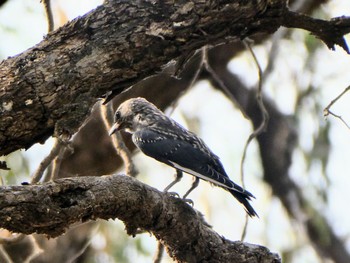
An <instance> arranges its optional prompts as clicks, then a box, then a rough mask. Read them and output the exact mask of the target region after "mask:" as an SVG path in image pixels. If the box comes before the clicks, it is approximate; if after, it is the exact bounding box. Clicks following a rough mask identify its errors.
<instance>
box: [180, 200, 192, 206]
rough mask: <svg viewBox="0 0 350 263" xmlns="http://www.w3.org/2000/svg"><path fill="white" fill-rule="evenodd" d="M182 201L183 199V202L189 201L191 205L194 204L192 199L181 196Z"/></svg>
mask: <svg viewBox="0 0 350 263" xmlns="http://www.w3.org/2000/svg"><path fill="white" fill-rule="evenodd" d="M182 201H184V202H185V203H189V204H190V205H191V206H194V203H193V201H192V199H188V198H182Z"/></svg>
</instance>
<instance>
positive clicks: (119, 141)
mask: <svg viewBox="0 0 350 263" xmlns="http://www.w3.org/2000/svg"><path fill="white" fill-rule="evenodd" d="M100 112H101V116H102V120H103V122H104V124H105V127H106V130H107V131H108V130H109V129H110V128H111V127H112V125H111V124H112V123H113V115H114V112H113V104H112V103H111V102H110V103H108V104H107V105H105V106H103V105H100ZM114 134H115V135H114V136H111V137H112V142H113V146H114V148H115V150H116V152H117V154H118V155H119V156H120V157H121V158H122V160H123V163H124V165H125V170H126V171H125V173H126V174H127V175H129V176H132V177H136V175H137V174H138V170H137V168H136V166H135V164H134V162H133V161H132V158H131V152H130V151H129V149H128V148H127V147H126V145H125V143H124V141H123V138H122V136H121V135H120V133H119V132H118V131H117V132H115V133H114Z"/></svg>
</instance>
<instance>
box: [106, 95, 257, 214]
mask: <svg viewBox="0 0 350 263" xmlns="http://www.w3.org/2000/svg"><path fill="white" fill-rule="evenodd" d="M114 118H115V119H114V121H115V123H114V124H113V126H112V127H111V129H110V130H109V135H112V134H113V133H115V132H116V131H119V130H125V131H126V132H129V133H131V134H132V140H133V142H134V143H135V145H136V146H137V147H138V148H139V149H140V150H141V151H142V152H143V153H144V154H146V155H148V156H150V157H152V158H154V159H156V160H158V161H160V162H162V163H165V164H167V165H169V166H171V167H174V168H175V169H176V179H175V180H174V181H173V182H172V183H171V184H169V185H168V186H167V187H166V188H165V189H164V191H168V190H169V189H170V188H171V187H172V186H173V185H174V184H176V183H177V182H179V181H180V180H181V177H182V172H186V173H188V174H191V175H193V176H195V181H194V183H193V184H192V186H191V188H190V189H189V190H188V191H187V192H186V194H185V195H184V198H185V197H186V196H187V195H188V194H189V193H190V192H191V191H192V190H193V189H194V188H196V187H197V186H198V184H199V179H203V180H205V181H208V182H210V183H212V184H214V185H216V186H219V187H221V188H223V189H225V190H227V191H228V192H230V193H231V194H232V195H233V196H234V197H235V198H236V199H237V200H238V201H239V202H240V203H242V204H243V205H244V207H245V210H246V212H247V214H248V215H249V216H250V217H254V216H258V214H257V213H256V212H255V210H254V208H253V207H252V206H251V205H250V203H249V200H251V198H255V197H254V196H253V195H252V194H251V193H250V192H248V191H246V190H244V189H243V188H242V187H240V186H239V185H237V184H235V183H234V182H232V181H231V180H230V178H229V177H228V175H227V174H226V172H225V169H224V167H223V165H222V164H221V162H220V159H219V157H218V156H216V155H215V154H214V153H213V152H212V151H211V150H210V149H209V147H208V146H207V145H206V144H205V143H204V141H203V140H202V139H200V138H199V137H198V136H197V135H195V134H194V133H192V132H190V131H188V130H186V129H185V128H184V127H182V126H181V125H180V124H178V123H177V122H175V121H174V120H172V119H170V118H169V117H167V116H166V115H165V114H164V113H163V112H162V111H161V110H159V109H158V108H157V107H156V106H155V105H153V104H152V103H150V102H148V101H147V100H146V99H144V98H132V99H129V100H127V101H125V102H123V103H122V104H121V105H120V106H119V107H118V109H117V110H116V112H115V116H114Z"/></svg>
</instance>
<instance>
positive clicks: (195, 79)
mask: <svg viewBox="0 0 350 263" xmlns="http://www.w3.org/2000/svg"><path fill="white" fill-rule="evenodd" d="M204 48H205V47H203V48H202V49H201V50H200V52H201V60H200V62H199V65H198V68H197V70H196V71H195V73H194V74H193V77H192V79H191V81H190V83H189V84H188V85H187V87H186V88H185V89H184V90H183V91H182V92H181V94H180V96H178V98H177V99H176V100H174V101H173V102H172V103H171V106H170V107H169V108H170V111H169V112H168V113H167V115H168V116H171V115H172V114H173V112H174V109H175V108H176V107H177V104H178V102H179V98H180V97H181V96H182V95H183V94H185V93H186V92H187V91H188V90H189V89H190V88H192V87H193V85H194V83H195V82H196V81H197V80H198V78H199V74H200V73H201V71H202V69H203V62H204V55H205V52H204Z"/></svg>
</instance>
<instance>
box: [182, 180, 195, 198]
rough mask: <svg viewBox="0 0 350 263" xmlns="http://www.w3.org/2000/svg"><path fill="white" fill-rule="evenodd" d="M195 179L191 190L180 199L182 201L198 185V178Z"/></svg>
mask: <svg viewBox="0 0 350 263" xmlns="http://www.w3.org/2000/svg"><path fill="white" fill-rule="evenodd" d="M195 178H196V179H195V180H194V182H193V183H192V186H191V188H190V189H189V190H188V191H187V192H186V194H185V195H184V196H183V197H182V199H186V197H187V196H188V195H189V194H190V193H191V192H192V191H193V189H195V188H196V187H197V186H198V185H199V177H197V176H196V177H195ZM192 203H193V202H192Z"/></svg>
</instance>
